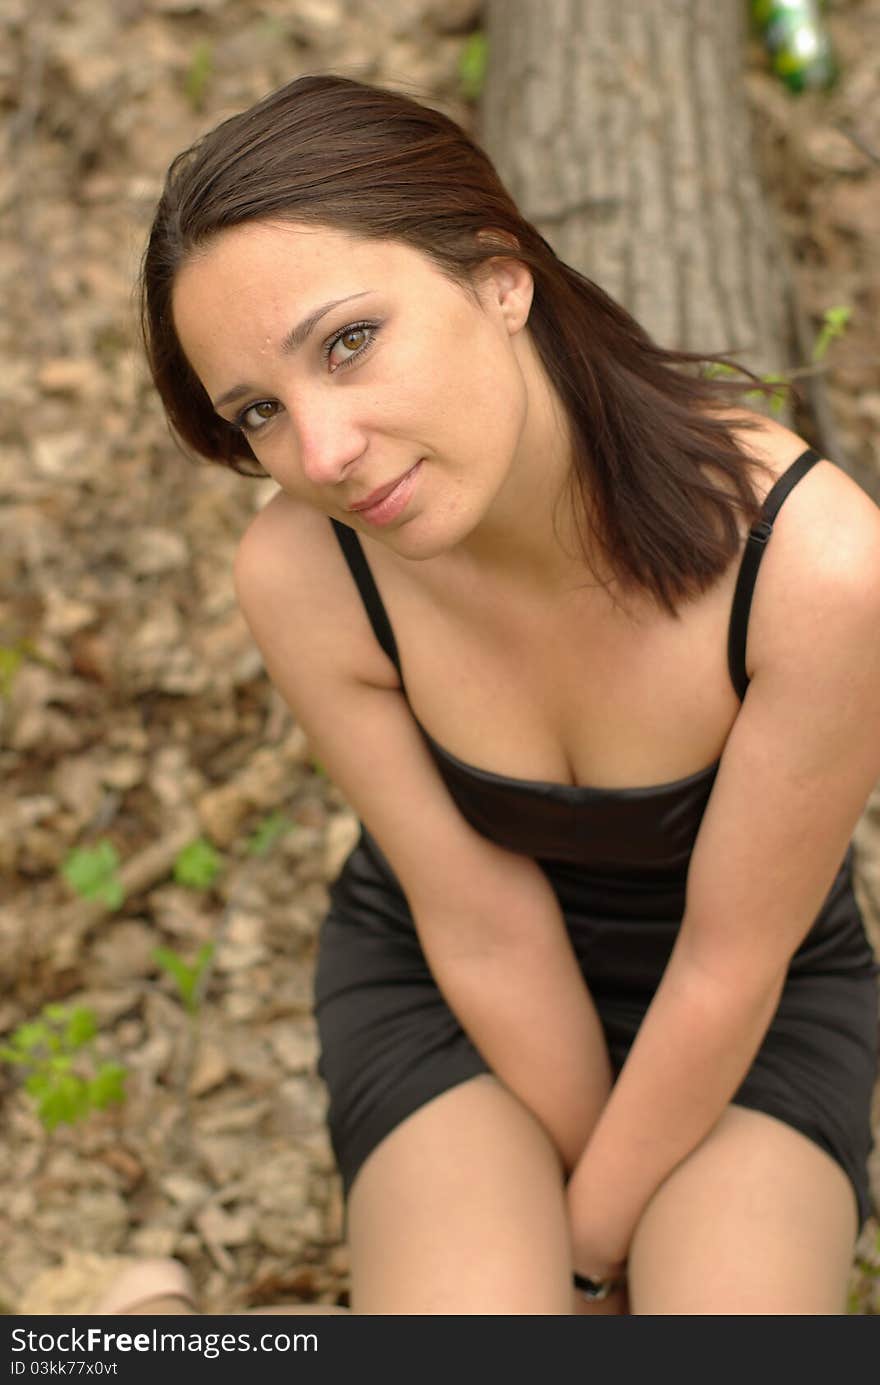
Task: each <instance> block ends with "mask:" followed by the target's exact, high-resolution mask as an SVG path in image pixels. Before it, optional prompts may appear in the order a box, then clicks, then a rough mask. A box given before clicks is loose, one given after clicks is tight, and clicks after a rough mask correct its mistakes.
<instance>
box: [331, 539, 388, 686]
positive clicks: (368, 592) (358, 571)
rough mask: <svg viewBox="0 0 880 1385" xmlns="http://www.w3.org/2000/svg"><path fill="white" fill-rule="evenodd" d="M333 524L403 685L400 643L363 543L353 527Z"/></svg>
mask: <svg viewBox="0 0 880 1385" xmlns="http://www.w3.org/2000/svg"><path fill="white" fill-rule="evenodd" d="M330 523H331V524H332V525H333V532H334V533H335V535H336V537H337V539H338V540H339V547H340V548H341V549H342V552H343V555H344V557H345V561H346V562H347V563H348V567H349V571H350V572H351V575H352V577H353V578H354V581H355V586H356V587H357V589H358V591H359V592H360V595H361V600H362V601H363V603H364V609H365V610H366V613H367V615H368V616H369V619H370V624H371V625H372V627H373V634H374V635H375V636H376V639H377V640H378V641H379V644H380V645H381V647H382V649H383V650H384V651H385V653H386V654H387V655H388V658H389V659H390V660H391V662H392V663H393V665H394V667H395V668H396V669H397V672H398V674H399V676H400V681H401V683H402V682H403V672H402V670H401V667H400V656H399V654H398V652H397V641H396V640H395V638H394V631H393V630H392V629H391V622H390V620H389V619H388V613H387V611H386V610H385V607H384V605H383V604H382V598H381V596H380V595H379V588H378V587H377V586H376V583H375V580H374V578H373V574H372V572H371V571H370V565H369V563H368V562H367V559H366V555H365V554H364V550H363V548H362V547H361V541H360V539H359V538H358V536H357V534H356V533H355V531H354V529H352V528H351V526H350V525H348V524H342V523H341V521H340V520H338V519H331V520H330Z"/></svg>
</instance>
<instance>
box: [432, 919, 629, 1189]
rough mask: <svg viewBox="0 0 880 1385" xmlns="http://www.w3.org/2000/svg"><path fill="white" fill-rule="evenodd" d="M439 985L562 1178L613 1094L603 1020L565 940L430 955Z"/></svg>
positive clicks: (539, 939)
mask: <svg viewBox="0 0 880 1385" xmlns="http://www.w3.org/2000/svg"><path fill="white" fill-rule="evenodd" d="M429 960H430V962H431V966H432V970H433V972H434V975H435V977H436V979H437V982H438V985H439V986H440V988H441V990H442V991H443V993H444V995H445V997H446V1000H447V1002H448V1003H449V1005H450V1007H451V1008H452V1009H453V1010H454V1011H455V1013H456V1015H457V1016H458V1018H459V1020H460V1022H461V1024H462V1026H463V1028H464V1029H465V1030H466V1031H467V1033H468V1034H469V1036H470V1038H471V1039H472V1041H473V1043H474V1044H475V1045H476V1047H477V1048H478V1049H479V1051H480V1053H481V1054H482V1055H483V1057H484V1058H485V1060H486V1062H487V1063H488V1064H489V1066H490V1068H491V1069H492V1071H493V1072H494V1073H495V1074H496V1076H498V1077H499V1078H500V1079H501V1081H503V1082H504V1084H505V1085H506V1086H507V1087H509V1088H510V1090H511V1091H512V1092H513V1093H514V1094H515V1095H516V1096H517V1097H519V1099H520V1100H521V1101H522V1102H523V1103H524V1104H525V1105H526V1106H527V1107H528V1108H529V1109H530V1110H531V1111H532V1113H533V1114H534V1115H535V1116H536V1117H537V1119H538V1120H539V1121H540V1122H541V1124H542V1125H543V1126H544V1129H545V1130H546V1131H547V1133H548V1134H549V1135H550V1137H551V1139H552V1140H553V1142H554V1144H555V1146H556V1149H557V1151H558V1153H559V1156H560V1159H561V1161H562V1164H563V1168H564V1170H565V1172H566V1173H568V1172H570V1171H571V1169H572V1168H573V1167H574V1166H575V1164H576V1163H577V1160H578V1158H579V1157H580V1155H581V1153H582V1151H583V1149H584V1146H585V1145H586V1142H587V1140H588V1138H589V1135H590V1132H591V1131H592V1130H593V1127H594V1126H595V1124H596V1120H597V1118H598V1116H599V1112H600V1111H601V1109H602V1107H603V1105H604V1104H605V1102H606V1100H607V1099H608V1093H609V1091H610V1089H611V1065H610V1062H609V1058H608V1049H607V1046H606V1044H605V1038H604V1034H603V1032H602V1027H601V1024H600V1022H599V1018H598V1015H597V1014H596V1009H595V1006H594V1004H593V1001H592V999H591V997H590V994H589V992H588V990H587V987H586V984H585V982H584V980H583V977H582V975H581V972H580V969H579V967H578V965H577V961H576V959H575V957H574V954H573V953H572V951H571V947H570V944H569V943H568V939H567V937H566V936H565V934H564V931H563V930H562V929H561V928H560V929H559V931H558V933H557V932H556V931H555V930H554V932H553V934H552V936H550V937H547V936H540V937H536V938H534V939H532V940H523V939H516V940H513V941H510V942H509V943H508V944H507V945H506V946H503V947H491V948H488V949H486V950H485V951H484V952H482V953H481V954H480V955H479V957H472V958H468V957H463V956H460V955H458V954H456V955H453V956H444V953H443V948H442V946H440V947H437V948H435V949H434V955H433V956H432V957H429Z"/></svg>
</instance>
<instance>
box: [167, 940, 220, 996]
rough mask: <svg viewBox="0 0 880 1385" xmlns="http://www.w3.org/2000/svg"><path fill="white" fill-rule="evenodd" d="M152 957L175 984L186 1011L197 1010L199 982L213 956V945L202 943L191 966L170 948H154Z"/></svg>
mask: <svg viewBox="0 0 880 1385" xmlns="http://www.w3.org/2000/svg"><path fill="white" fill-rule="evenodd" d="M152 955H153V957H154V959H155V960H156V961H157V962H158V963H159V965H160V967H162V968H163V970H164V971H166V972H167V973H168V975H169V976H171V977H172V979H173V980H174V981H175V982H176V984H177V989H178V992H179V994H180V998H181V1000H182V1001H183V1003H184V1005H185V1006H186V1008H187V1010H189V1011H190V1012H194V1011H195V1010H196V1009H197V1008H198V998H197V991H198V985H199V981H200V980H201V977H202V973H203V972H204V970H205V967H206V966H207V965H208V963H209V962H210V960H211V958H212V957H213V955H214V944H213V943H203V944H202V946H201V947H200V948H199V951H198V955H197V957H196V960H195V962H194V963H193V964H192V966H190V965H189V964H188V963H187V962H185V961H184V960H183V958H182V957H180V956H178V954H177V953H176V952H174V951H173V950H172V949H171V948H170V947H155V948H153V954H152Z"/></svg>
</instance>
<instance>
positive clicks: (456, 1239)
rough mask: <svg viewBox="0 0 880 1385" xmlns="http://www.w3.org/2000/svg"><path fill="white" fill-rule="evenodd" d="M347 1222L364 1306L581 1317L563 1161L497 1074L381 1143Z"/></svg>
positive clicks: (355, 1292) (355, 1295)
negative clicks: (575, 1308) (575, 1305)
mask: <svg viewBox="0 0 880 1385" xmlns="http://www.w3.org/2000/svg"><path fill="white" fill-rule="evenodd" d="M348 1227H349V1240H350V1246H351V1263H352V1307H353V1309H354V1311H355V1312H356V1313H441V1314H459V1313H511V1314H535V1313H539V1314H540V1313H564V1314H569V1313H571V1312H572V1304H571V1246H570V1237H569V1232H568V1221H567V1216H566V1209H565V1199H564V1185H563V1172H562V1166H561V1162H560V1160H559V1157H558V1155H557V1153H556V1150H555V1148H554V1146H553V1144H552V1142H551V1141H550V1139H549V1137H548V1136H547V1135H546V1133H545V1132H544V1130H543V1129H542V1127H541V1126H540V1124H539V1123H538V1122H537V1121H536V1120H535V1118H534V1117H533V1116H532V1115H531V1113H530V1112H529V1111H527V1110H526V1108H525V1107H524V1106H523V1105H522V1103H521V1102H520V1101H518V1100H517V1098H516V1097H514V1096H513V1095H512V1094H511V1093H510V1092H509V1091H508V1090H507V1089H506V1088H505V1087H503V1086H502V1085H501V1083H499V1082H498V1081H497V1080H496V1079H495V1078H493V1077H491V1076H490V1075H488V1074H482V1075H481V1076H478V1077H475V1078H471V1079H469V1080H468V1081H467V1082H463V1083H461V1084H459V1085H458V1086H457V1087H454V1088H452V1089H450V1090H449V1091H446V1092H444V1093H443V1094H442V1095H441V1096H439V1097H436V1098H434V1100H432V1101H430V1102H427V1103H426V1104H425V1105H424V1106H422V1107H420V1108H419V1109H418V1110H417V1111H415V1112H414V1113H413V1114H412V1115H411V1116H409V1117H408V1118H407V1119H406V1120H405V1121H403V1122H402V1123H401V1124H400V1125H399V1126H397V1127H396V1128H395V1129H394V1130H393V1131H392V1132H391V1134H390V1135H388V1136H387V1137H386V1139H385V1140H383V1141H382V1143H381V1144H380V1145H378V1146H377V1147H376V1149H375V1150H374V1151H373V1152H372V1153H371V1155H370V1156H369V1158H368V1159H367V1160H366V1162H365V1163H364V1165H363V1167H362V1169H361V1170H360V1172H359V1173H358V1175H357V1177H356V1179H355V1182H354V1185H353V1187H352V1191H351V1196H350V1200H349V1209H348Z"/></svg>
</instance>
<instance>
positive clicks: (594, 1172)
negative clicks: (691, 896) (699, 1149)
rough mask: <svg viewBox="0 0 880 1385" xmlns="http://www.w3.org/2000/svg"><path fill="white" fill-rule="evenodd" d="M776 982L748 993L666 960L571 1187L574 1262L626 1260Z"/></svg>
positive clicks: (733, 1077) (740, 1059) (769, 1014)
mask: <svg viewBox="0 0 880 1385" xmlns="http://www.w3.org/2000/svg"><path fill="white" fill-rule="evenodd" d="M782 984H783V977H776V976H774V977H770V976H767V977H765V978H764V979H763V980H758V979H755V980H754V981H753V984H752V985H751V986H750V987H749V988H748V990H745V991H744V989H743V988H742V987H741V986H740V987H737V986H735V985H733V984H731V983H729V982H726V981H719V980H715V979H710V978H708V977H707V976H706V975H705V974H704V973H702V972H699V971H697V969H696V968H694V967H692V966H691V965H690V964H689V963H688V962H686V961H682V960H680V959H677V958H676V957H675V956H673V959H672V960H671V961H670V964H669V966H668V968H667V972H666V975H665V976H664V979H663V981H662V982H661V985H660V987H659V988H658V991H657V994H656V996H655V998H654V1000H653V1002H652V1003H651V1006H650V1008H649V1010H648V1012H647V1015H646V1016H645V1019H644V1021H643V1023H642V1026H641V1028H640V1030H639V1033H638V1035H637V1037H636V1040H635V1043H634V1044H633V1047H632V1050H631V1052H630V1055H629V1057H628V1059H627V1061H626V1063H625V1065H624V1067H623V1070H622V1072H621V1074H620V1077H619V1078H618V1081H617V1083H616V1085H615V1087H614V1090H613V1092H612V1094H611V1096H610V1098H609V1100H608V1102H607V1103H606V1105H605V1107H604V1109H603V1111H602V1114H601V1116H600V1118H599V1119H598V1121H597V1122H596V1124H595V1127H594V1129H593V1132H592V1135H591V1136H590V1139H589V1141H588V1143H587V1146H586V1148H585V1150H584V1152H583V1154H582V1156H581V1158H580V1159H579V1161H578V1164H577V1166H576V1168H575V1170H574V1172H573V1174H572V1177H571V1179H570V1180H569V1184H568V1199H569V1211H570V1215H571V1221H572V1229H573V1235H574V1243H575V1263H576V1267H577V1268H580V1269H581V1270H582V1272H584V1273H587V1274H589V1273H591V1272H592V1273H601V1272H603V1271H604V1269H605V1268H606V1267H607V1266H609V1265H614V1264H617V1263H619V1262H621V1261H622V1260H624V1259H625V1258H626V1255H627V1252H628V1249H629V1242H630V1240H631V1238H632V1235H633V1232H634V1230H635V1227H636V1225H637V1223H638V1220H639V1218H640V1216H641V1214H642V1212H643V1211H644V1209H645V1207H646V1206H647V1204H648V1202H649V1201H650V1199H651V1197H652V1196H653V1194H654V1193H655V1191H656V1190H657V1188H658V1187H659V1186H660V1184H661V1183H662V1182H663V1180H664V1179H665V1178H666V1177H667V1176H668V1174H669V1173H671V1172H672V1170H673V1169H674V1168H675V1166H676V1165H677V1164H678V1163H680V1161H681V1160H682V1159H684V1158H685V1157H686V1156H687V1155H688V1154H689V1153H691V1151H692V1150H693V1149H694V1148H696V1146H697V1145H698V1144H699V1142H700V1141H701V1140H702V1139H703V1138H704V1136H705V1135H707V1134H708V1133H709V1131H710V1130H711V1129H712V1127H713V1125H714V1124H715V1122H716V1121H717V1120H718V1118H719V1117H720V1116H721V1114H722V1112H723V1111H724V1108H725V1107H726V1105H727V1104H728V1103H729V1101H730V1099H731V1097H732V1096H733V1095H734V1093H735V1091H736V1089H737V1087H738V1086H739V1084H740V1082H741V1081H742V1079H743V1077H744V1076H745V1073H746V1071H747V1070H748V1067H749V1065H750V1063H751V1061H752V1059H753V1057H754V1055H755V1053H756V1052H757V1049H758V1048H759V1046H760V1043H761V1040H762V1038H763V1037H764V1034H765V1033H766V1031H767V1028H768V1026H769V1024H770V1021H771V1019H772V1018H773V1015H774V1013H775V1011H776V1007H777V1005H778V1003H779V995H780V992H781V989H782Z"/></svg>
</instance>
